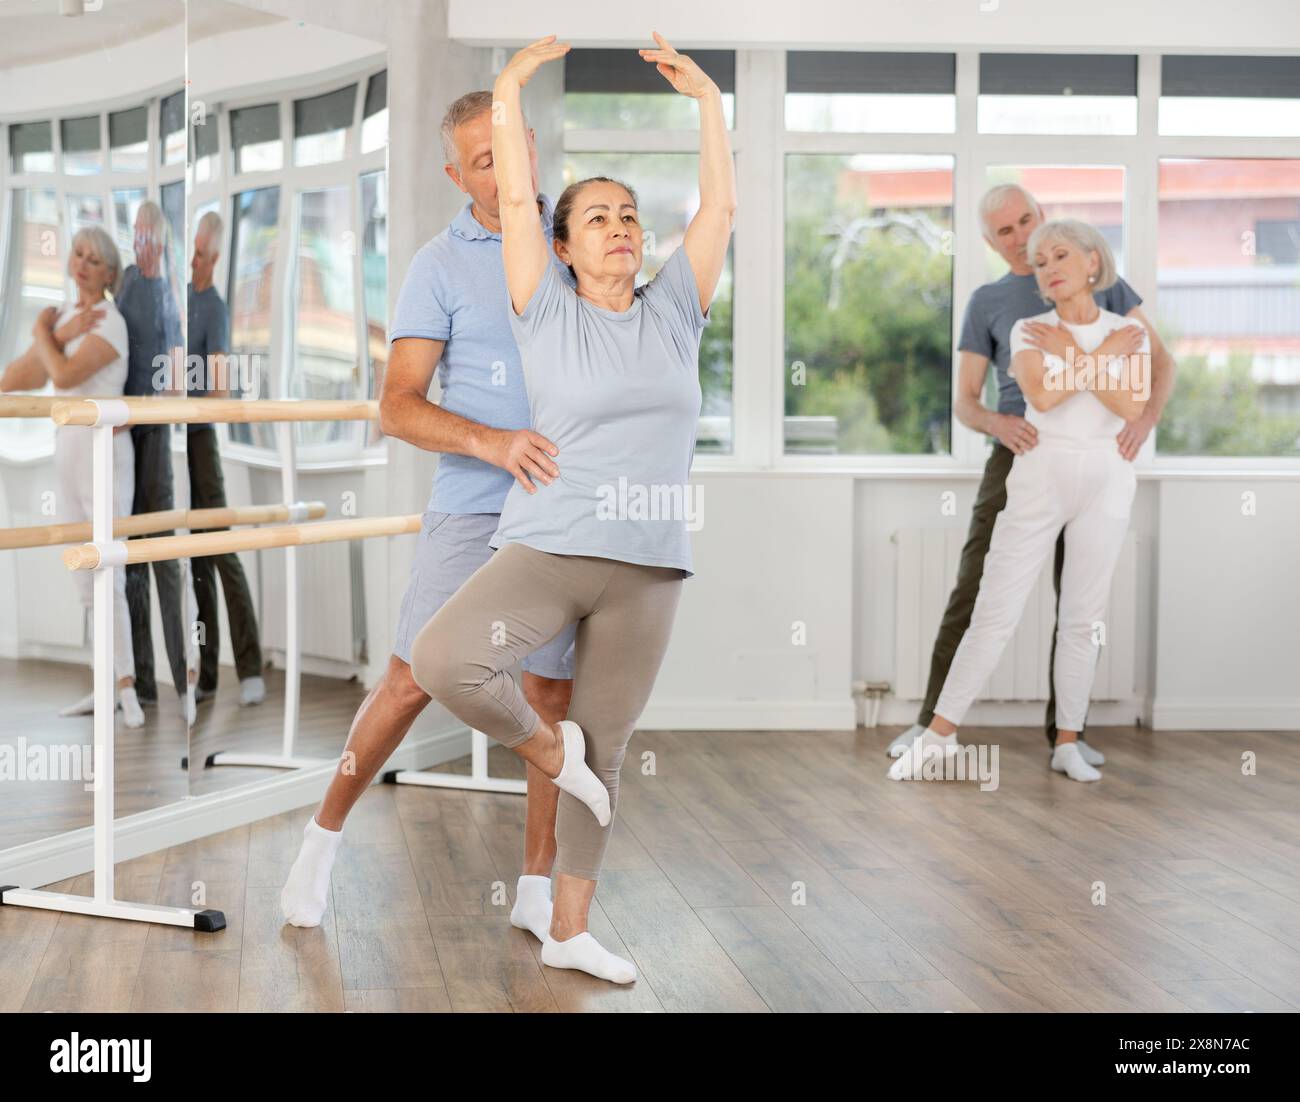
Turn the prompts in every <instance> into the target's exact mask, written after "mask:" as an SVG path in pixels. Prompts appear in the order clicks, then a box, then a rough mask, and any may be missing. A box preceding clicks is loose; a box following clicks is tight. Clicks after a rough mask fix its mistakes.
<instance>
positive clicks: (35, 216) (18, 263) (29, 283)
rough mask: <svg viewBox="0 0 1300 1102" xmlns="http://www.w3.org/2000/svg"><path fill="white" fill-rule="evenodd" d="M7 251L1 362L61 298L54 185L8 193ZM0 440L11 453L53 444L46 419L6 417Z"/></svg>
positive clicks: (0, 307) (0, 310) (20, 348)
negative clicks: (46, 309) (37, 320)
mask: <svg viewBox="0 0 1300 1102" xmlns="http://www.w3.org/2000/svg"><path fill="white" fill-rule="evenodd" d="M9 229H10V233H9V250H8V251H9V255H8V256H7V257H6V258H5V265H4V271H5V279H6V286H5V287H3V288H0V290H2V291H3V294H2V295H0V364H7V363H8V362H9V361H10V360H12V359H13V358H14V357H16V356H18V355H20V354H21V353H22V352H24V351H26V349H27V347H28V345H30V344H31V340H32V335H31V334H32V326H33V325H34V324H35V323H36V315H37V314H39V313H40V312H41V311H42V310H43V309H45V307H47V306H60V305H62V304H63V302H64V301H65V297H66V296H65V291H64V281H65V274H64V272H65V267H66V264H65V262H66V260H67V254H66V253H65V252H64V250H63V249H61V248H60V247H59V207H58V195H57V193H56V192H55V191H54V189H53V188H17V189H15V190H13V191H11V192H10V193H9ZM0 427H2V428H3V432H2V433H0V442H3V445H4V447H5V449H6V451H9V452H10V454H31V453H36V454H40V453H42V452H48V451H49V450H50V449H51V448H52V447H53V444H54V423H53V422H52V421H50V420H49V419H48V418H40V417H18V418H12V419H11V418H6V419H5V420H4V421H3V422H0Z"/></svg>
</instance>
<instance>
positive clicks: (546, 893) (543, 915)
mask: <svg viewBox="0 0 1300 1102" xmlns="http://www.w3.org/2000/svg"><path fill="white" fill-rule="evenodd" d="M510 924H511V925H512V926H518V927H519V928H520V929H521V930H530V931H532V934H533V936H534V937H535V938H537V940H538V941H545V940H546V932H547V931H548V930H549V929H550V928H551V878H550V877H549V876H532V875H528V874H525V875H524V876H521V877H520V878H519V883H518V885H517V886H516V887H515V905H514V907H513V909H512V910H511V911H510Z"/></svg>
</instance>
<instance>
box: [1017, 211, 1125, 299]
mask: <svg viewBox="0 0 1300 1102" xmlns="http://www.w3.org/2000/svg"><path fill="white" fill-rule="evenodd" d="M1053 241H1063V242H1065V243H1066V244H1067V245H1073V246H1074V247H1075V248H1076V249H1078V250H1080V251H1081V252H1083V253H1084V254H1087V253H1096V254H1097V281H1096V282H1095V283H1094V284H1093V285H1092V289H1093V290H1094V291H1104V290H1105V289H1106V288H1107V287H1110V286H1112V285H1113V284H1114V283H1115V281H1116V280H1117V279H1119V272H1118V270H1117V269H1116V268H1115V254H1114V253H1112V252H1111V251H1110V245H1109V244H1107V242H1106V239H1105V238H1104V237H1103V236H1102V235H1101V231H1100V230H1099V229H1097V227H1096V226H1090V225H1089V224H1088V223H1087V222H1080V221H1079V220H1078V219H1077V218H1055V219H1053V220H1052V221H1051V222H1044V223H1043V224H1042V225H1041V226H1039V227H1038V228H1037V229H1036V230H1034V232H1033V233H1031V234H1030V235H1029V241H1028V243H1027V244H1026V245H1025V249H1026V251H1027V252H1028V254H1029V261H1030V263H1031V264H1032V263H1033V259H1034V256H1035V254H1036V253H1037V252H1038V250H1039V249H1041V248H1042V247H1043V246H1044V245H1047V244H1049V243H1051V242H1053ZM1045 301H1050V300H1045Z"/></svg>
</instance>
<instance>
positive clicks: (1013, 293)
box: [957, 272, 1142, 417]
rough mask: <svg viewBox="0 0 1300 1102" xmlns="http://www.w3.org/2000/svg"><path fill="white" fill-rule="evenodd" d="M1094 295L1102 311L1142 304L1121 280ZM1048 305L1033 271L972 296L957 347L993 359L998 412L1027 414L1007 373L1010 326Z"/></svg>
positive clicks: (1011, 275)
mask: <svg viewBox="0 0 1300 1102" xmlns="http://www.w3.org/2000/svg"><path fill="white" fill-rule="evenodd" d="M1092 297H1093V298H1095V299H1096V300H1097V305H1098V306H1100V307H1101V308H1102V309H1103V310H1110V311H1111V312H1112V313H1115V314H1120V315H1125V314H1127V313H1128V312H1129V311H1130V310H1132V309H1133V307H1135V306H1141V305H1142V299H1141V297H1140V296H1139V295H1138V293H1137V292H1136V291H1135V290H1133V288H1132V287H1130V286H1129V285H1128V284H1127V283H1125V282H1124V281H1123V280H1122V279H1119V280H1116V281H1115V285H1114V286H1113V287H1108V288H1107V289H1106V290H1104V291H1098V292H1097V293H1096V294H1095V295H1093V296H1092ZM1046 305H1047V304H1046V303H1044V302H1043V300H1042V298H1041V297H1040V296H1039V294H1038V280H1037V279H1036V278H1035V276H1034V275H1033V274H1032V273H1031V274H1030V275H1022V276H1020V275H1016V274H1015V273H1014V272H1008V273H1007V274H1006V275H1004V276H1003V277H1002V278H1001V279H998V280H994V281H993V282H992V283H986V284H984V286H983V287H980V288H979V289H978V290H976V292H975V293H974V294H973V295H971V297H970V304H969V305H968V306H967V307H966V317H965V320H964V321H963V322H962V327H961V339H960V340H959V341H958V342H957V348H958V350H959V351H962V352H974V353H976V354H977V355H980V356H987V357H988V358H989V359H990V360H992V361H993V367H994V370H995V371H996V372H997V377H998V412H999V413H1013V414H1015V415H1016V416H1018V417H1023V416H1024V415H1025V396H1024V395H1023V394H1021V393H1020V387H1018V386H1016V381H1015V379H1013V378H1011V376H1010V375H1008V374H1007V368H1008V367H1010V366H1011V327H1012V326H1013V325H1015V324H1016V322H1018V321H1020V320H1021V319H1022V318H1032V317H1035V316H1037V315H1038V314H1041V313H1042V312H1043V310H1044V308H1045V306H1046Z"/></svg>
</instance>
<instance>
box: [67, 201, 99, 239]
mask: <svg viewBox="0 0 1300 1102" xmlns="http://www.w3.org/2000/svg"><path fill="white" fill-rule="evenodd" d="M67 199H68V240H69V241H71V240H72V238H73V236H74V235H75V234H76V232H77V231H78V230H79V229H82V228H83V227H85V226H102V225H103V224H104V200H103V199H101V198H100V197H99V196H98V195H69V196H68V197H67Z"/></svg>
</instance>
